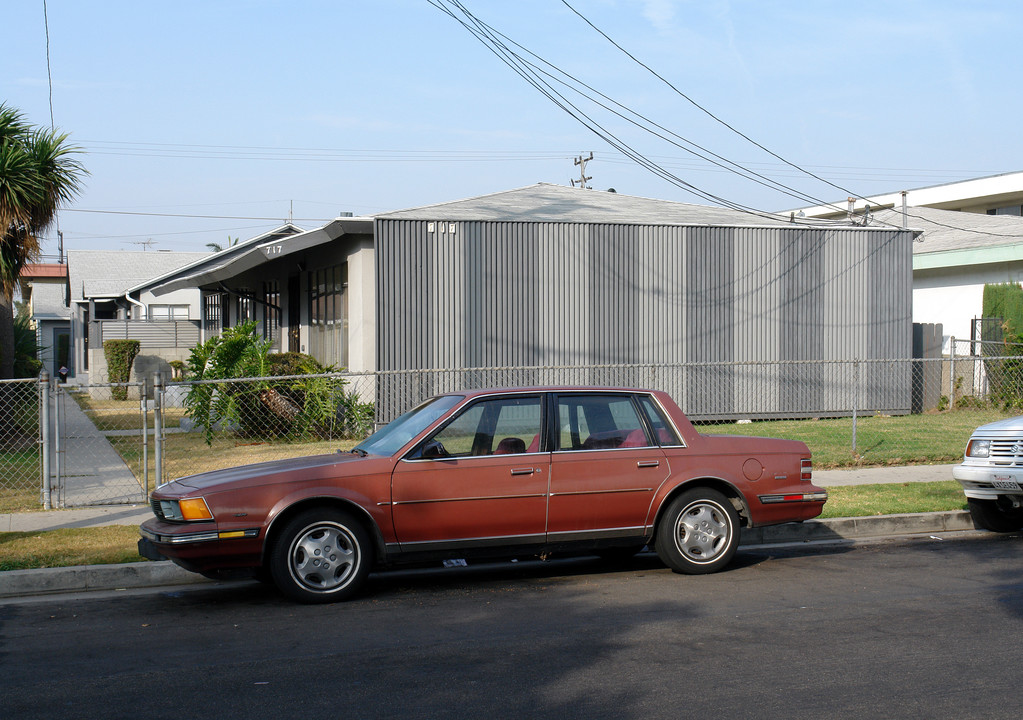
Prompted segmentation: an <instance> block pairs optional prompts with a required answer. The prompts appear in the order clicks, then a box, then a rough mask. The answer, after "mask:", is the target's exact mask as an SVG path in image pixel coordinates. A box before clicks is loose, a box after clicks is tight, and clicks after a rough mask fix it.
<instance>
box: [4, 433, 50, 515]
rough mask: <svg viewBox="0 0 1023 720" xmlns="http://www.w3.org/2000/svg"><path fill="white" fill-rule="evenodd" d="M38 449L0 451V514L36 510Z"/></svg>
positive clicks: (37, 506) (38, 471)
mask: <svg viewBox="0 0 1023 720" xmlns="http://www.w3.org/2000/svg"><path fill="white" fill-rule="evenodd" d="M40 468H41V463H40V460H39V448H38V447H33V448H30V449H16V450H8V451H0V513H12V512H24V511H26V510H38V509H39V508H40V507H41V506H40V504H39V493H40V492H41V489H40V483H39V478H40V476H41V471H40Z"/></svg>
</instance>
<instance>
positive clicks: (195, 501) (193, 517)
mask: <svg viewBox="0 0 1023 720" xmlns="http://www.w3.org/2000/svg"><path fill="white" fill-rule="evenodd" d="M158 502H159V503H160V511H161V512H162V513H163V516H164V518H166V519H167V520H179V521H184V522H198V521H201V520H212V519H213V513H211V512H210V508H209V506H208V505H206V500H204V499H203V498H201V497H197V498H182V499H181V500H159V501H158Z"/></svg>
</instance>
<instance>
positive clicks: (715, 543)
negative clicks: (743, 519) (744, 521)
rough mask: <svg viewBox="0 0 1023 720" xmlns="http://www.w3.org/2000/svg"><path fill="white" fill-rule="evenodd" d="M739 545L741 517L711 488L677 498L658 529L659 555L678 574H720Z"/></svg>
mask: <svg viewBox="0 0 1023 720" xmlns="http://www.w3.org/2000/svg"><path fill="white" fill-rule="evenodd" d="M738 546H739V514H738V513H737V512H736V511H735V508H734V507H732V503H731V502H729V500H728V498H726V497H725V496H724V495H722V494H721V493H719V492H717V491H716V490H711V489H709V488H696V489H693V490H688V491H686V492H684V493H682V494H681V495H679V496H678V497H676V498H675V499H674V500H672V501H671V504H670V505H669V506H668V509H667V510H665V512H664V516H663V517H662V518H661V522H660V524H659V525H658V526H657V542H656V549H657V554H658V556H660V558H661V561H662V562H664V564H665V565H667V566H668V567H670V568H671V569H672V570H674V571H675V572H680V573H686V574H688V575H701V574H706V573H712V572H717V571H718V570H720V569H722V568H723V567H725V566H726V565H727V564H728V563H729V562H731V560H732V557H733V556H734V555H735V550H736V548H737V547H738Z"/></svg>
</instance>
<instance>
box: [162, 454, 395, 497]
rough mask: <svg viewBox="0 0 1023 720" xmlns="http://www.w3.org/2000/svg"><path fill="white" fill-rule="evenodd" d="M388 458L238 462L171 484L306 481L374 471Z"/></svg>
mask: <svg viewBox="0 0 1023 720" xmlns="http://www.w3.org/2000/svg"><path fill="white" fill-rule="evenodd" d="M388 461H389V458H381V457H379V456H374V455H368V456H366V457H360V456H359V455H353V454H351V453H332V454H330V455H309V456H306V457H298V458H288V459H286V460H274V461H271V462H265V463H257V464H255V465H239V466H238V467H232V468H224V469H223V470H211V471H209V472H204V473H198V474H196V475H188V476H186V477H183V478H178V479H177V480H175V481H174V483H176V484H177V485H180V486H182V487H186V488H192V489H197V490H216V489H221V488H222V486H225V485H230V484H237V483H242V484H245V485H248V486H256V485H266V484H268V483H277V482H288V481H290V480H307V479H310V478H314V477H317V476H324V477H326V476H330V477H337V476H338V475H342V474H343V475H352V474H361V473H364V472H373V471H374V466H379V465H381V464H386V463H387V462H388Z"/></svg>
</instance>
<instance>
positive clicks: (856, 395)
mask: <svg viewBox="0 0 1023 720" xmlns="http://www.w3.org/2000/svg"><path fill="white" fill-rule="evenodd" d="M859 404H860V361H859V360H854V361H853V406H852V451H853V455H856V414H857V411H858V410H859Z"/></svg>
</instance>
